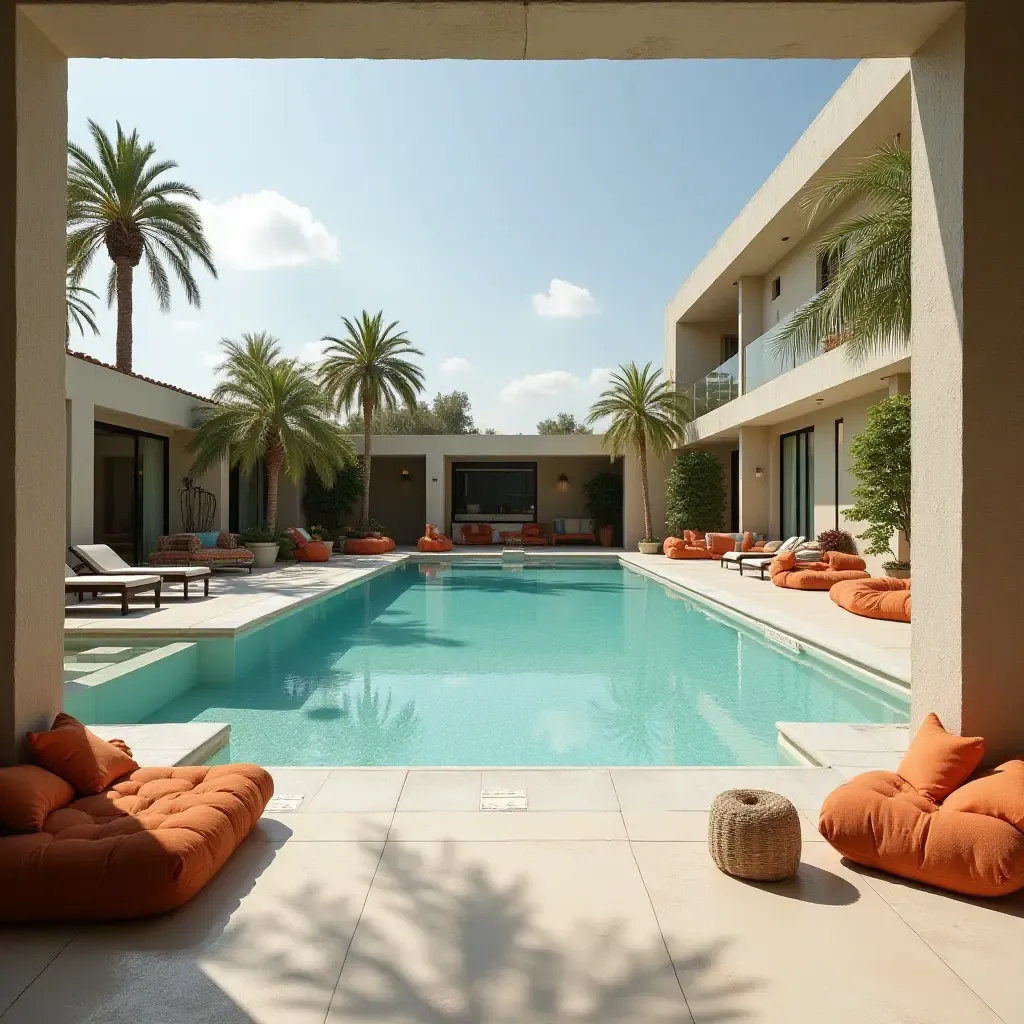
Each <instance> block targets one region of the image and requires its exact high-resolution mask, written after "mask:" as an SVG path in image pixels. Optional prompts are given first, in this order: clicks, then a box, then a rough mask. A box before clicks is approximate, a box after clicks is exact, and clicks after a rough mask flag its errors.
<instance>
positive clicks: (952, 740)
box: [896, 712, 985, 803]
mask: <svg viewBox="0 0 1024 1024" xmlns="http://www.w3.org/2000/svg"><path fill="white" fill-rule="evenodd" d="M984 755H985V741H984V740H983V739H982V738H981V737H980V736H953V735H952V734H951V733H948V732H946V730H945V728H944V727H943V725H942V722H940V721H939V716H938V715H936V714H935V713H934V712H932V713H931V714H930V715H928V717H927V718H926V719H925V720H924V721H923V722H922V723H921V728H920V729H918V730H917V735H916V736H914V739H913V741H912V742H911V744H910V747H909V749H908V750H907V752H906V753H905V754H904V755H903V760H902V761H900V764H899V767H898V768H897V769H896V772H897V774H898V775H899V776H900V778H903V779H906V780H907V782H908V783H909V784H910V785H911V786H913V787H914V789H916V790H917V792H918V793H920V794H921V795H922V796H925V797H927V798H928V799H929V800H934V801H935V802H936V803H939V802H940V801H942V800H945V798H946V797H947V796H949V794H950V793H952V792H953V790H954V789H956V788H957V786H959V785H961V784H962V783H964V782H966V781H967V779H969V778H970V777H971V775H972V774H973V773H974V770H975V769H976V768H977V767H978V765H979V764H980V763H981V759H982V757H984Z"/></svg>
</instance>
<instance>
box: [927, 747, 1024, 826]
mask: <svg viewBox="0 0 1024 1024" xmlns="http://www.w3.org/2000/svg"><path fill="white" fill-rule="evenodd" d="M942 807H943V809H944V810H947V811H963V812H965V813H967V814H986V815H988V817H990V818H999V819H1000V820H1001V821H1005V822H1006V823H1007V824H1009V825H1012V826H1013V827H1014V828H1015V829H1017V830H1018V831H1019V832H1022V833H1024V761H1007V762H1006V763H1005V764H1001V765H1000V766H999V767H998V768H994V769H993V770H992V771H990V772H988V773H986V774H985V775H981V776H979V777H978V778H976V779H974V780H973V781H971V782H967V783H964V785H962V786H961V787H960V788H959V789H955V790H954V791H953V792H952V793H950V794H949V796H947V797H946V799H945V800H944V801H943V802H942Z"/></svg>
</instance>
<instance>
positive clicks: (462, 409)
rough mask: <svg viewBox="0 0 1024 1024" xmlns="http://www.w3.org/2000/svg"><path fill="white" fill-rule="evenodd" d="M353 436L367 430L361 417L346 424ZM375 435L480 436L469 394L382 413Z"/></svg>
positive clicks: (441, 396) (377, 414)
mask: <svg viewBox="0 0 1024 1024" xmlns="http://www.w3.org/2000/svg"><path fill="white" fill-rule="evenodd" d="M345 429H346V430H347V431H348V432H349V433H350V434H360V433H362V430H363V418H362V414H361V413H353V414H352V415H351V416H349V418H348V419H347V420H346V421H345ZM371 430H372V432H373V433H374V434H478V433H480V431H479V430H478V429H477V427H476V424H475V423H474V422H473V414H472V412H471V410H470V402H469V395H467V394H466V392H465V391H452V392H451V393H450V394H447V395H446V394H440V393H439V394H437V395H435V396H434V401H433V403H432V404H430V405H428V404H427V403H426V402H417V403H416V404H415V405H414V406H413V407H411V408H410V407H408V406H398V407H397V408H395V409H378V410H377V411H376V412H375V413H374V416H373V425H372V427H371Z"/></svg>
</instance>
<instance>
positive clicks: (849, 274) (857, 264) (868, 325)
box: [774, 143, 911, 361]
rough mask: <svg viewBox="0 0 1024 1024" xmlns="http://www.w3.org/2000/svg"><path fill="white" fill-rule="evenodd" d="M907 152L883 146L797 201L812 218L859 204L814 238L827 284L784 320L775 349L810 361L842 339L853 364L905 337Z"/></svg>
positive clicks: (908, 214) (907, 301) (894, 346)
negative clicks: (829, 342)
mask: <svg viewBox="0 0 1024 1024" xmlns="http://www.w3.org/2000/svg"><path fill="white" fill-rule="evenodd" d="M910 194H911V161H910V153H909V152H908V151H907V150H905V149H903V148H902V147H901V146H900V145H899V144H898V143H894V144H891V145H886V146H882V147H881V148H880V149H878V150H876V151H875V152H874V153H872V154H871V155H870V156H869V157H867V158H866V159H865V160H863V161H861V162H860V163H858V164H856V165H855V166H853V167H852V168H851V169H850V170H848V171H846V172H845V173H843V174H840V175H837V176H835V177H832V178H828V179H826V180H825V181H822V182H821V183H819V184H817V185H815V186H814V187H813V188H812V189H810V190H809V191H808V192H807V193H806V195H805V196H804V198H803V205H804V208H805V210H806V211H807V212H808V214H809V215H810V218H811V219H812V220H813V219H814V218H815V217H817V216H818V215H819V214H822V213H826V212H828V211H829V210H833V209H836V208H837V207H841V206H846V205H848V204H850V203H858V204H863V205H864V207H865V209H864V210H863V212H860V213H856V214H854V215H853V216H852V217H850V218H849V219H847V220H844V221H843V222H842V223H840V224H838V225H837V226H836V227H834V228H832V229H831V230H830V231H828V232H826V233H825V235H824V236H823V237H822V238H821V240H820V241H819V242H818V246H817V254H818V256H819V258H821V259H825V260H829V261H830V263H831V267H832V269H831V271H830V275H829V280H828V283H827V284H826V285H825V287H824V288H822V290H821V291H820V292H819V293H818V294H817V295H815V296H814V298H813V299H811V301H810V302H808V303H806V304H805V305H804V306H802V307H801V308H800V309H799V310H797V312H796V314H795V315H794V316H793V317H792V318H791V319H790V320H789V321H788V323H786V324H785V325H784V326H783V328H782V330H781V331H780V332H779V335H778V337H777V339H776V341H775V345H774V348H775V352H776V353H777V354H778V355H780V356H784V357H787V358H789V359H792V360H794V361H795V360H797V359H805V358H810V357H811V356H813V355H815V354H816V353H817V351H818V346H819V345H820V344H821V343H822V341H823V340H824V339H826V338H829V337H835V336H838V337H840V338H842V339H843V340H844V342H845V348H846V352H847V354H848V356H849V357H850V359H851V360H853V361H859V360H862V359H864V358H865V357H867V356H869V355H871V354H873V353H875V352H884V351H891V350H893V349H898V348H901V347H902V346H903V345H904V344H906V341H907V338H909V336H910V223H911V198H910Z"/></svg>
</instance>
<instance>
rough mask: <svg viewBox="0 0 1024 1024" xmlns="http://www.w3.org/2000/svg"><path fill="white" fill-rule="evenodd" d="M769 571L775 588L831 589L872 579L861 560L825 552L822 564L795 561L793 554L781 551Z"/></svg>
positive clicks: (835, 552) (837, 553) (836, 552)
mask: <svg viewBox="0 0 1024 1024" xmlns="http://www.w3.org/2000/svg"><path fill="white" fill-rule="evenodd" d="M768 571H769V574H770V575H771V578H772V583H774V584H775V586H777V587H787V588H788V589H790V590H831V589H832V587H834V586H835V585H836V584H837V583H843V582H844V581H847V580H866V579H870V577H871V573H869V572H867V571H866V569H865V567H864V560H863V559H862V558H858V557H857V556H856V555H847V554H843V553H842V552H839V551H828V552H826V553H825V561H822V562H798V561H797V558H796V554H795V553H794V552H792V551H784V552H782V554H780V555H776V556H775V557H774V558H773V559H772V563H771V565H770V566H769V570H768Z"/></svg>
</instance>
